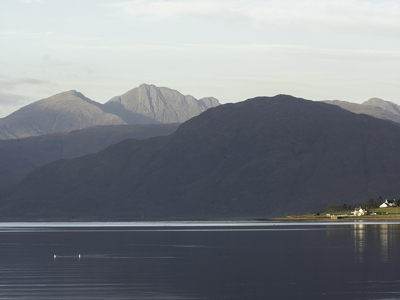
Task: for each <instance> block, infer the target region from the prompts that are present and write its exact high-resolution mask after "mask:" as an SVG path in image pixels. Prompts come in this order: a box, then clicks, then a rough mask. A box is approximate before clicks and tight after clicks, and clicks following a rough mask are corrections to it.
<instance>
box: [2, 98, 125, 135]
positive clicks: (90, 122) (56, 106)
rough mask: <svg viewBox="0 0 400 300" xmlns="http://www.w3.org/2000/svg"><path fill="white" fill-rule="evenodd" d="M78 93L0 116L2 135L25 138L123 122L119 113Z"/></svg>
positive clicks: (44, 100) (39, 102)
mask: <svg viewBox="0 0 400 300" xmlns="http://www.w3.org/2000/svg"><path fill="white" fill-rule="evenodd" d="M101 106H102V105H101V104H99V103H97V102H95V101H92V100H90V99H88V98H86V97H85V96H84V95H82V94H81V93H79V92H76V91H69V92H64V93H61V94H57V95H54V96H52V97H50V98H46V99H43V100H39V101H36V102H34V103H32V104H29V105H27V106H24V107H22V108H20V109H19V110H17V111H16V112H14V113H12V114H10V115H9V116H7V117H5V118H2V119H0V138H1V139H10V138H22V137H28V136H35V135H41V134H46V133H50V132H57V131H71V130H76V129H82V128H85V127H89V126H94V125H120V124H125V122H124V121H123V120H122V119H121V118H120V117H118V116H116V115H112V114H109V113H106V112H104V111H103V109H102V107H101Z"/></svg>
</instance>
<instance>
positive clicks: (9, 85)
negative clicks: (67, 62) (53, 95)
mask: <svg viewBox="0 0 400 300" xmlns="http://www.w3.org/2000/svg"><path fill="white" fill-rule="evenodd" d="M26 84H28V85H34V86H55V85H56V83H54V82H52V81H48V80H40V79H35V78H10V77H7V76H4V75H2V76H0V90H12V89H15V88H18V87H19V86H21V85H26Z"/></svg>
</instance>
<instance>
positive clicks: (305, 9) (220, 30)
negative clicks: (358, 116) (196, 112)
mask: <svg viewBox="0 0 400 300" xmlns="http://www.w3.org/2000/svg"><path fill="white" fill-rule="evenodd" d="M142 83H147V84H155V85H157V86H166V87H169V88H173V89H176V90H178V91H180V92H181V93H183V94H190V95H193V96H194V97H196V98H202V97H205V96H214V97H216V98H218V99H219V100H220V101H221V103H227V102H238V101H242V100H245V99H248V98H252V97H255V96H274V95H276V94H290V95H293V96H296V97H302V98H306V99H310V100H333V99H339V100H345V101H350V102H356V103H361V102H363V101H366V100H368V99H369V98H372V97H379V98H382V99H384V100H388V101H392V102H395V103H397V104H400V84H399V83H400V1H398V0H383V1H378V0H373V1H362V0H263V1H258V0H246V1H244V0H243V1H242V0H230V1H227V0H213V1H200V0H184V1H168V0H164V1H162V0H137V1H129V0H127V1H118V0H68V1H64V0H0V117H4V116H5V115H7V114H9V113H11V112H12V111H15V110H16V109H18V108H19V107H21V106H23V105H26V104H29V103H30V102H33V101H36V100H39V99H43V98H46V97H49V96H51V95H54V94H57V93H60V92H63V91H68V90H77V91H79V92H81V93H83V94H84V95H85V96H86V97H88V98H90V99H92V100H95V101H98V102H101V103H104V102H106V101H107V100H109V99H110V98H112V97H113V96H117V95H121V94H123V93H125V92H127V91H128V90H130V89H132V88H135V87H137V86H139V85H140V84H142Z"/></svg>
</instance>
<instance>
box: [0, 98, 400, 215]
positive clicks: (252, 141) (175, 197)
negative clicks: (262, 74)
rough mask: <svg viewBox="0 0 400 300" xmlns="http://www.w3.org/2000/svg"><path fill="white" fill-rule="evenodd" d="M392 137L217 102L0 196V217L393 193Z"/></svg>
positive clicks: (298, 103) (200, 209) (388, 131)
mask: <svg viewBox="0 0 400 300" xmlns="http://www.w3.org/2000/svg"><path fill="white" fill-rule="evenodd" d="M399 149H400V128H399V127H398V126H396V125H394V124H392V123H390V122H387V121H383V120H379V119H376V118H373V117H370V116H367V115H362V114H360V115H358V114H354V113H351V112H349V111H347V110H343V109H341V108H339V107H337V106H334V105H329V104H326V103H322V102H312V101H307V100H303V99H298V98H294V97H291V96H286V95H279V96H276V97H271V98H267V97H259V98H254V99H249V100H247V101H244V102H241V103H235V104H226V105H221V106H218V107H216V108H212V109H209V110H207V111H206V112H204V113H202V114H201V115H199V116H197V117H194V118H192V119H190V120H189V121H187V122H185V123H184V124H182V125H181V126H180V127H179V128H178V130H177V131H176V132H175V133H173V134H172V135H170V136H167V137H158V138H152V139H148V140H143V141H138V140H125V141H123V142H121V143H118V144H115V145H113V146H111V147H109V148H107V149H105V150H103V151H100V152H98V153H96V154H92V155H87V156H83V157H80V158H74V159H70V160H61V161H56V162H53V163H50V164H47V165H45V166H43V167H41V168H39V169H37V170H35V171H34V172H32V173H31V174H30V175H28V176H27V177H26V178H25V179H24V180H23V181H22V182H21V183H20V184H18V185H17V186H15V187H14V188H12V189H8V190H2V192H1V202H0V203H1V207H2V209H1V210H0V214H1V216H3V217H4V218H7V217H8V218H10V219H16V218H45V219H46V218H47V219H51V218H59V219H62V218H65V219H68V218H90V217H91V216H92V217H97V218H99V219H122V218H127V219H130V218H141V217H142V215H143V216H144V218H148V217H158V218H167V217H170V218H179V217H180V218H189V217H206V218H207V217H256V216H280V215H284V214H292V213H301V212H308V211H318V210H322V209H324V208H325V207H326V206H327V204H328V203H333V204H344V203H355V202H357V201H361V200H368V199H369V198H370V197H375V196H383V197H388V198H389V197H398V196H399V194H400V186H399V182H400V172H399V171H398V170H399V169H400V152H399Z"/></svg>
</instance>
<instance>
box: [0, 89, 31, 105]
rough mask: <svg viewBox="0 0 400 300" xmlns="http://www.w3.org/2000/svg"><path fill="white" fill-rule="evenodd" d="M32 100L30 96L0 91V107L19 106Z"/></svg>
mask: <svg viewBox="0 0 400 300" xmlns="http://www.w3.org/2000/svg"><path fill="white" fill-rule="evenodd" d="M32 101H33V99H32V98H30V97H26V96H22V95H15V94H8V93H1V92H0V107H3V106H16V107H20V106H23V105H26V104H28V103H31V102H32Z"/></svg>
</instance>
